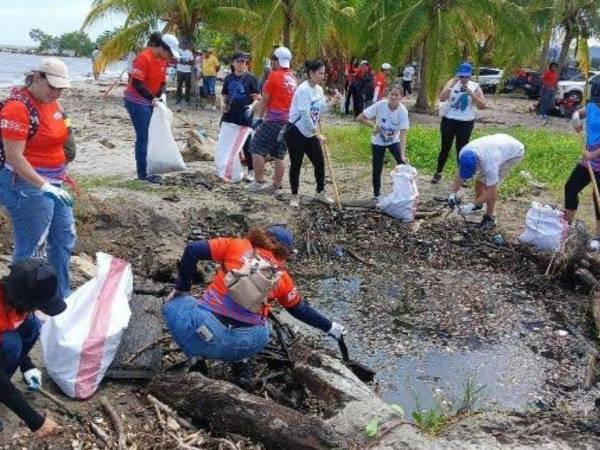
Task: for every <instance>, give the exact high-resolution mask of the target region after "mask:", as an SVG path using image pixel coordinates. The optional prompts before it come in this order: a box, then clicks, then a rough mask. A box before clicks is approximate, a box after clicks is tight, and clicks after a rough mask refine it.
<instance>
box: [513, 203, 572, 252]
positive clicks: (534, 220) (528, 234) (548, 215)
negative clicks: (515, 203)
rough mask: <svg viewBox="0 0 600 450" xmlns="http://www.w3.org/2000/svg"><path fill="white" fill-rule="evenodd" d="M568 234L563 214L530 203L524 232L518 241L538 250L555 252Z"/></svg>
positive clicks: (556, 210) (550, 208)
mask: <svg viewBox="0 0 600 450" xmlns="http://www.w3.org/2000/svg"><path fill="white" fill-rule="evenodd" d="M568 233H569V224H568V223H567V221H566V220H565V217H564V213H563V212H562V211H560V210H558V209H555V208H553V207H551V206H550V205H545V204H542V203H539V202H531V207H530V208H529V210H528V211H527V216H526V218H525V231H523V233H522V234H521V236H519V240H520V241H521V242H524V243H526V244H531V245H534V246H535V247H537V248H538V249H540V250H543V251H547V252H556V251H558V250H560V247H561V245H562V244H563V242H564V241H565V239H566V238H567V235H568Z"/></svg>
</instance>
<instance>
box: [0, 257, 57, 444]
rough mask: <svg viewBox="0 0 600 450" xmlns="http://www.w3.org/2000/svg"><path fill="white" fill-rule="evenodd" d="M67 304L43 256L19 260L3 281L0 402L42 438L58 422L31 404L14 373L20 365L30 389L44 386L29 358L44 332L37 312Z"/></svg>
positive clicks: (0, 291)
mask: <svg viewBox="0 0 600 450" xmlns="http://www.w3.org/2000/svg"><path fill="white" fill-rule="evenodd" d="M66 307H67V305H66V304H65V302H64V301H63V299H62V296H61V295H60V293H59V290H58V280H57V276H56V271H55V270H54V267H53V266H52V265H51V264H49V263H48V262H46V261H45V260H43V259H39V258H28V259H23V260H21V261H18V262H15V263H14V264H12V266H11V271H10V274H9V276H8V277H7V278H4V279H3V280H1V281H0V403H4V404H5V405H6V406H7V407H8V408H9V409H10V410H11V411H13V412H14V413H15V414H16V415H18V416H19V417H20V418H21V419H22V420H23V421H24V422H25V423H26V424H27V426H28V427H29V428H30V429H31V431H33V432H34V435H35V436H36V437H38V438H45V437H48V436H51V435H53V434H56V432H57V430H58V425H57V424H56V422H55V421H54V420H52V419H51V418H49V417H43V416H41V415H40V414H39V413H38V412H37V411H35V410H34V409H33V408H32V407H31V406H30V405H29V403H28V402H27V400H25V398H23V395H22V394H21V392H20V391H19V390H18V389H17V388H16V387H15V386H14V385H13V383H12V381H11V377H12V375H13V374H14V373H15V372H16V370H17V369H18V368H20V369H21V373H22V374H23V379H24V380H25V383H26V384H27V385H28V387H29V388H30V389H34V390H35V389H37V388H39V387H41V385H42V374H41V372H40V371H39V369H36V368H35V366H34V365H33V363H32V362H31V359H30V358H29V351H30V350H31V349H32V347H33V345H34V344H35V342H36V341H37V339H38V337H39V334H40V321H39V319H38V318H37V317H36V316H35V315H34V314H33V312H34V311H35V310H40V311H42V312H43V313H44V314H47V315H49V316H55V315H58V314H60V313H61V312H63V311H64V310H65V308H66ZM2 428H3V425H2V422H0V430H1V429H2Z"/></svg>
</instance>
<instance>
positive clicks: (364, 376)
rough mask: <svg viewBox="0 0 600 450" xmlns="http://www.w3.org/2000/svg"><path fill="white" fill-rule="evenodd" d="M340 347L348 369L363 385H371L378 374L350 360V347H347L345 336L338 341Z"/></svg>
mask: <svg viewBox="0 0 600 450" xmlns="http://www.w3.org/2000/svg"><path fill="white" fill-rule="evenodd" d="M338 345H339V346H340V352H341V353H342V359H343V361H344V364H345V365H346V367H348V368H349V369H350V370H351V371H352V373H354V375H356V377H357V378H358V379H359V380H360V381H362V382H363V383H371V382H372V381H373V380H374V379H375V374H376V373H377V372H375V371H374V370H373V369H370V368H369V367H367V366H365V365H364V364H362V363H359V362H357V361H353V360H351V359H350V356H349V355H348V347H346V342H344V336H341V337H340V338H339V339H338Z"/></svg>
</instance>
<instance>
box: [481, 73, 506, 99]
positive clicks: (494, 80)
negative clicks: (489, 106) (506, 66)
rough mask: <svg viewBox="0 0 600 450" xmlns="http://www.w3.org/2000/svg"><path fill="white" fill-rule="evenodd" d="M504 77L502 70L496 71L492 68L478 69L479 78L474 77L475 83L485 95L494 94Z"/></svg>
mask: <svg viewBox="0 0 600 450" xmlns="http://www.w3.org/2000/svg"><path fill="white" fill-rule="evenodd" d="M503 76H504V70H502V69H496V68H494V67H480V68H479V76H478V77H476V80H477V83H479V86H481V90H482V91H483V92H486V93H492V94H493V93H494V92H496V89H497V88H498V85H499V83H500V81H501V80H502V77H503Z"/></svg>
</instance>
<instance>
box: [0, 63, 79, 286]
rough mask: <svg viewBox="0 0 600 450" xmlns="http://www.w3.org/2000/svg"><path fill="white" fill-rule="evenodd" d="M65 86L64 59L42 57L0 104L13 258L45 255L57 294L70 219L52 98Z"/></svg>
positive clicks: (65, 269)
mask: <svg viewBox="0 0 600 450" xmlns="http://www.w3.org/2000/svg"><path fill="white" fill-rule="evenodd" d="M70 87H71V84H70V82H69V71H68V69H67V66H66V65H65V63H63V62H62V61H60V60H59V59H56V58H44V59H42V60H41V63H40V64H39V66H38V67H37V68H36V69H35V70H34V71H33V72H32V73H31V74H29V76H28V77H27V84H26V86H25V87H24V88H15V89H13V91H12V93H11V95H10V97H9V98H8V99H7V100H6V101H4V102H3V106H2V109H0V134H1V137H2V139H1V144H2V145H0V204H1V205H2V206H3V207H4V208H5V209H6V211H7V213H8V215H9V216H10V219H11V222H12V227H13V236H14V250H13V262H16V261H19V260H22V259H25V258H29V257H31V256H46V255H47V257H48V260H49V261H50V263H51V264H52V265H53V266H54V268H55V269H56V272H57V274H58V285H59V292H60V295H61V296H62V297H66V296H67V295H68V294H69V290H70V286H69V283H70V282H69V263H70V259H71V251H72V250H73V247H74V245H75V219H74V218H73V208H72V206H73V199H72V197H71V195H70V194H69V193H68V192H67V191H66V190H64V189H63V180H64V179H65V176H66V163H67V158H66V155H65V148H64V146H65V144H66V142H67V140H68V137H69V132H68V129H67V125H66V123H65V118H64V116H63V113H62V108H61V106H60V105H59V104H58V98H59V97H60V95H61V94H62V91H63V90H64V89H67V88H70Z"/></svg>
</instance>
